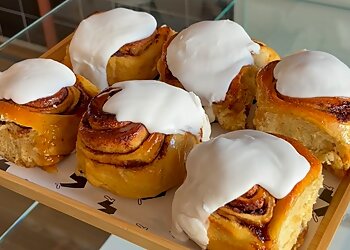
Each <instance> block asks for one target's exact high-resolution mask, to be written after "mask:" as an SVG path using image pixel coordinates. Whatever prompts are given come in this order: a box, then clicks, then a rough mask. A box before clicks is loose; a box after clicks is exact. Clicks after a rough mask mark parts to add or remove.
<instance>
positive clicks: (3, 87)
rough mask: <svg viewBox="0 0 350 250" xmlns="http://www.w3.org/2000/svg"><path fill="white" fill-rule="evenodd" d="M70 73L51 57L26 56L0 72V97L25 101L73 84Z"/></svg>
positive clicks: (22, 102)
mask: <svg viewBox="0 0 350 250" xmlns="http://www.w3.org/2000/svg"><path fill="white" fill-rule="evenodd" d="M75 81H76V78H75V75H74V73H73V72H72V71H71V70H70V69H69V68H68V67H67V66H65V65H63V64H61V63H59V62H56V61H54V60H51V59H43V58H37V59H27V60H23V61H21V62H18V63H15V64H14V65H12V66H11V67H10V68H8V69H7V70H5V71H3V72H1V73H0V99H7V100H12V101H14V102H15V103H17V104H25V103H28V102H31V101H35V100H37V99H40V98H45V97H48V96H51V95H54V94H56V93H57V92H58V91H59V90H60V89H62V88H64V87H68V86H72V85H74V83H75Z"/></svg>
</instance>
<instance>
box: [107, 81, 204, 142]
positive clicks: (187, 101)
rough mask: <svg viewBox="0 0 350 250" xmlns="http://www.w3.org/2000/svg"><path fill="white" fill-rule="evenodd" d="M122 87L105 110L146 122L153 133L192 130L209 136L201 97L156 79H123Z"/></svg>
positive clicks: (118, 119)
mask: <svg viewBox="0 0 350 250" xmlns="http://www.w3.org/2000/svg"><path fill="white" fill-rule="evenodd" d="M112 88H121V89H122V90H121V91H119V92H118V93H116V94H114V95H113V96H112V97H110V98H109V99H108V100H107V102H106V103H105V104H104V105H103V108H102V109H103V111H104V112H107V113H111V114H115V115H116V120H117V121H131V122H135V123H142V124H143V125H145V127H146V128H147V130H148V131H149V132H150V133H163V134H183V133H185V132H190V133H192V134H193V135H196V136H198V138H199V139H201V140H203V141H207V140H209V137H210V133H211V128H210V123H209V120H208V117H207V115H206V114H205V111H204V109H203V108H202V104H201V102H200V100H199V98H198V97H197V96H196V95H195V94H193V93H191V92H187V91H185V90H183V89H180V88H177V87H174V86H171V85H168V84H166V83H164V82H160V81H155V80H134V81H125V82H119V83H117V84H115V85H113V86H112Z"/></svg>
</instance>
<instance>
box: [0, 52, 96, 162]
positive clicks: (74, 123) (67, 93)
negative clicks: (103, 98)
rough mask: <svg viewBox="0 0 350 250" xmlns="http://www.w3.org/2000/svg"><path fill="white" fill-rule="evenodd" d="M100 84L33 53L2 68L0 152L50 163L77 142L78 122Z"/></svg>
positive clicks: (11, 157) (20, 159) (8, 156)
mask: <svg viewBox="0 0 350 250" xmlns="http://www.w3.org/2000/svg"><path fill="white" fill-rule="evenodd" d="M95 94H97V89H96V87H95V86H94V85H92V84H91V83H90V82H89V81H88V80H86V79H85V78H83V77H81V76H77V77H75V75H74V73H73V72H72V71H71V70H70V69H69V68H67V67H66V66H64V65H63V64H60V63H58V62H56V61H53V60H51V59H28V60H24V61H22V62H19V63H17V64H14V65H13V66H11V67H10V68H9V69H8V70H6V71H4V72H2V73H1V74H0V137H1V138H2V141H1V143H0V155H1V156H2V157H4V158H6V159H7V160H9V161H12V162H14V163H16V164H18V165H21V166H24V167H35V166H40V167H49V166H54V165H55V164H57V163H58V162H59V161H60V160H61V159H62V158H63V157H64V156H66V155H68V154H70V153H71V152H72V151H73V149H74V148H75V143H76V136H77V131H78V125H79V121H80V118H81V116H82V115H83V113H84V111H85V109H86V108H87V105H88V103H89V101H90V99H91V97H92V96H94V95H95Z"/></svg>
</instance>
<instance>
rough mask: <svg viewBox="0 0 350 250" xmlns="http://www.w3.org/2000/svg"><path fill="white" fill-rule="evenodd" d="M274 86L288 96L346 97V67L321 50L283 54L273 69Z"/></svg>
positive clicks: (349, 92)
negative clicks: (289, 54) (284, 55)
mask: <svg viewBox="0 0 350 250" xmlns="http://www.w3.org/2000/svg"><path fill="white" fill-rule="evenodd" d="M273 73H274V77H275V79H277V82H276V89H277V91H278V92H279V93H281V94H282V95H285V96H290V97H299V98H311V97H350V69H349V67H348V66H346V65H345V64H344V63H343V62H341V61H340V60H339V59H338V58H336V57H335V56H333V55H331V54H328V53H326V52H322V51H302V52H299V53H296V54H293V55H291V56H287V57H285V58H283V59H282V60H281V61H280V62H279V63H278V64H277V65H276V67H275V69H274V72H273Z"/></svg>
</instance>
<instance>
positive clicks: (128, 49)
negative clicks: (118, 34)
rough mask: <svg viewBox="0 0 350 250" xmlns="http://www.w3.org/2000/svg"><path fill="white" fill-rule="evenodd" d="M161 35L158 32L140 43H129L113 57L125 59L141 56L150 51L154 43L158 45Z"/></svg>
mask: <svg viewBox="0 0 350 250" xmlns="http://www.w3.org/2000/svg"><path fill="white" fill-rule="evenodd" d="M159 36H160V35H159V33H158V31H157V30H156V31H155V32H154V33H153V34H152V35H151V36H149V37H147V38H144V39H142V40H139V41H135V42H132V43H127V44H125V45H124V46H123V47H121V48H120V49H119V50H118V51H117V52H115V53H114V54H113V56H118V57H123V56H139V55H141V54H142V53H143V52H144V51H145V50H146V49H148V48H149V47H150V46H151V45H152V44H153V43H156V42H157V41H158V39H159Z"/></svg>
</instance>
